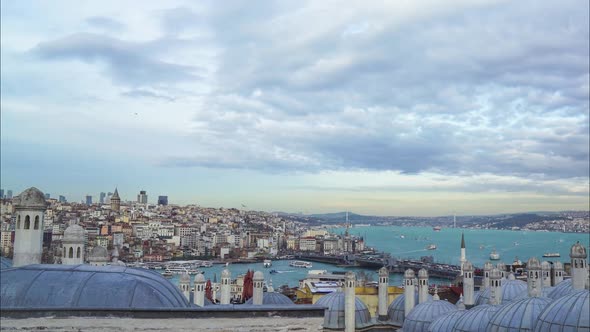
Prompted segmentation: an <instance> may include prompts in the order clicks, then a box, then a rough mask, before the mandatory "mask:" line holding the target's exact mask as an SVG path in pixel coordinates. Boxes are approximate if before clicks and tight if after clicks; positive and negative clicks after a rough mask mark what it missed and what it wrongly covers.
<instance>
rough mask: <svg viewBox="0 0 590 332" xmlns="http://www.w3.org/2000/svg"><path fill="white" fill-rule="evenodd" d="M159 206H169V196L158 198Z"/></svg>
mask: <svg viewBox="0 0 590 332" xmlns="http://www.w3.org/2000/svg"><path fill="white" fill-rule="evenodd" d="M158 205H168V196H158Z"/></svg>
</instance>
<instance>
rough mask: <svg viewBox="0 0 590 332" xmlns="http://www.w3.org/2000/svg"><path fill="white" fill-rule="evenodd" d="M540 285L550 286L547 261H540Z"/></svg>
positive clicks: (549, 265) (549, 270)
mask: <svg viewBox="0 0 590 332" xmlns="http://www.w3.org/2000/svg"><path fill="white" fill-rule="evenodd" d="M541 278H542V279H541V287H551V264H549V262H547V261H543V262H542V263H541Z"/></svg>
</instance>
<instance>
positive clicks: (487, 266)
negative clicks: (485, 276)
mask: <svg viewBox="0 0 590 332" xmlns="http://www.w3.org/2000/svg"><path fill="white" fill-rule="evenodd" d="M493 268H494V265H492V263H490V262H485V264H484V265H483V269H484V270H485V271H491V270H492V269H493Z"/></svg>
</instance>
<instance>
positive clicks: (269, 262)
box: [263, 259, 272, 267]
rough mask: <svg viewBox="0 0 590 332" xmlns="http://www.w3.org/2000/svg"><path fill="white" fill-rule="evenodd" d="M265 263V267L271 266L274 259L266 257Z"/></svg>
mask: <svg viewBox="0 0 590 332" xmlns="http://www.w3.org/2000/svg"><path fill="white" fill-rule="evenodd" d="M263 264H264V267H271V266H272V261H271V260H270V259H265V260H264V263H263Z"/></svg>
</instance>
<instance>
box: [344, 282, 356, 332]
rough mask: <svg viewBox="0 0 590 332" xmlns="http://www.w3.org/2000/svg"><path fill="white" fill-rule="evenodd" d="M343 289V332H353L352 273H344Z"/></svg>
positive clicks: (353, 295) (354, 295)
mask: <svg viewBox="0 0 590 332" xmlns="http://www.w3.org/2000/svg"><path fill="white" fill-rule="evenodd" d="M345 283H346V284H345V288H344V331H345V332H354V331H355V328H354V327H355V319H354V318H355V317H354V316H355V301H356V294H355V276H354V272H352V271H348V272H346V277H345Z"/></svg>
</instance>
